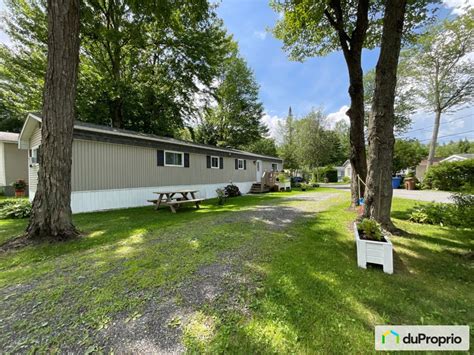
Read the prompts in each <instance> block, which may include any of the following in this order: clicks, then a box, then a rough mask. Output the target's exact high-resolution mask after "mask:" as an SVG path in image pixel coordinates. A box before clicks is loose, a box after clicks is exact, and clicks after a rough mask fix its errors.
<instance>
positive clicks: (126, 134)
mask: <svg viewBox="0 0 474 355" xmlns="http://www.w3.org/2000/svg"><path fill="white" fill-rule="evenodd" d="M30 115H32V116H35V118H36V119H38V120H39V121H41V116H40V115H38V114H37V113H30ZM74 129H75V130H81V131H88V132H89V133H97V134H98V135H100V134H105V135H111V136H120V137H122V138H130V142H131V143H132V141H134V140H136V139H141V140H144V141H152V142H160V143H164V144H168V145H175V146H185V147H191V148H194V149H196V150H199V149H201V150H203V151H216V152H221V153H230V154H232V155H235V156H246V157H250V158H255V159H262V160H271V161H278V162H283V159H281V158H278V157H272V156H267V155H261V154H255V153H250V152H246V151H243V150H238V149H231V148H221V147H217V146H213V145H208V144H201V143H195V142H188V141H183V140H180V139H175V138H168V137H161V136H157V135H153V134H146V133H139V132H135V131H130V130H126V129H118V128H112V127H107V126H102V125H97V124H92V123H87V122H82V121H75V123H74Z"/></svg>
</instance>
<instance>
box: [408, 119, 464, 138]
mask: <svg viewBox="0 0 474 355" xmlns="http://www.w3.org/2000/svg"><path fill="white" fill-rule="evenodd" d="M472 116H473V115H466V116H462V117H458V118H455V119H454V120H450V121H444V122H441V123H440V125H442V124H445V123H451V122H455V121H459V120H462V119H464V118H467V117H472ZM430 127H434V124H432V125H430V126H428V127H423V128H417V129H413V130H411V131H408V132H405V133H404V134H407V133H412V132H418V131H429V130H428V128H430Z"/></svg>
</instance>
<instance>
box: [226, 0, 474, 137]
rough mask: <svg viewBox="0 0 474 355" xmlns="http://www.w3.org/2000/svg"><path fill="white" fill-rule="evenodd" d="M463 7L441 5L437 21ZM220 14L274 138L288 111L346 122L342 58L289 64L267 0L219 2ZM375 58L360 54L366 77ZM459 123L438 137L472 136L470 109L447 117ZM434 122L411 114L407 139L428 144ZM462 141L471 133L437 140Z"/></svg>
mask: <svg viewBox="0 0 474 355" xmlns="http://www.w3.org/2000/svg"><path fill="white" fill-rule="evenodd" d="M463 1H464V0H447V1H445V3H446V8H445V9H443V10H442V11H440V13H439V16H441V17H443V18H444V17H447V16H450V15H451V14H454V13H455V12H456V11H457V8H458V7H459V5H460V4H462V2H463ZM469 1H470V2H471V3H473V2H474V1H473V0H469ZM218 13H219V15H220V16H221V17H222V18H223V20H224V23H225V25H226V27H227V29H228V31H229V32H230V33H232V34H233V35H234V38H235V39H236V40H237V41H238V43H239V46H240V51H241V54H242V55H243V57H244V58H245V59H246V60H247V62H248V64H249V66H250V67H251V68H252V69H253V71H254V73H255V76H256V79H257V82H258V83H259V84H260V97H261V99H262V101H263V103H264V106H265V111H266V115H265V117H264V120H265V122H266V123H267V125H268V126H269V127H270V128H271V130H272V133H273V135H276V134H277V122H278V121H281V120H282V119H283V118H284V117H285V116H286V114H287V112H288V107H289V106H291V107H292V109H293V113H294V114H296V115H297V116H300V117H301V116H303V115H304V114H306V113H307V112H308V111H309V110H311V108H313V107H314V108H323V109H324V110H325V112H326V113H327V114H328V115H329V118H330V120H332V121H336V120H340V119H347V118H346V116H345V114H344V112H345V111H346V110H347V106H348V105H349V96H348V94H347V88H348V75H347V69H346V64H345V62H344V58H343V55H342V53H341V52H338V53H332V54H330V55H328V56H327V57H318V58H311V59H308V60H306V61H305V62H303V63H300V62H292V61H290V60H289V59H288V57H287V55H286V53H285V52H284V51H283V49H282V42H280V41H279V40H277V39H275V38H274V37H273V36H272V35H271V33H269V32H268V31H267V29H268V28H270V27H273V26H274V24H275V23H276V21H277V20H278V14H277V13H275V12H274V11H273V10H272V9H271V8H270V7H269V5H268V1H267V0H222V2H221V3H220V6H219V9H218ZM378 53H379V51H378V50H373V51H364V54H363V68H364V71H366V70H369V69H371V68H373V67H375V65H376V62H377V57H378ZM460 117H464V118H463V119H459V120H456V121H454V122H452V123H446V124H442V126H441V130H440V134H439V136H440V137H442V136H445V135H450V134H456V133H459V132H464V131H468V130H474V111H473V109H472V108H469V109H464V110H460V111H458V112H456V113H455V114H453V115H450V116H446V117H445V121H451V120H453V119H457V118H460ZM432 121H433V115H432V114H429V113H422V112H419V113H417V114H415V115H414V116H413V125H412V128H411V129H410V131H409V132H408V133H407V134H406V135H405V136H406V137H414V138H419V139H422V140H427V139H429V137H431V127H432ZM460 137H467V138H471V139H474V132H470V133H466V134H465V135H461V136H449V137H446V138H441V139H440V141H441V142H443V141H449V140H450V139H453V138H454V139H458V138H460ZM425 142H427V141H425Z"/></svg>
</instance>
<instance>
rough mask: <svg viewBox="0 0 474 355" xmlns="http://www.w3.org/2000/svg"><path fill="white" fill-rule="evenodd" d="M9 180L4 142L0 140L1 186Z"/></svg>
mask: <svg viewBox="0 0 474 355" xmlns="http://www.w3.org/2000/svg"><path fill="white" fill-rule="evenodd" d="M6 184H7V180H6V178H5V149H4V143H3V142H0V186H6Z"/></svg>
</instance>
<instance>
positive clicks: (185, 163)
mask: <svg viewBox="0 0 474 355" xmlns="http://www.w3.org/2000/svg"><path fill="white" fill-rule="evenodd" d="M184 167H185V168H189V153H184Z"/></svg>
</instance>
